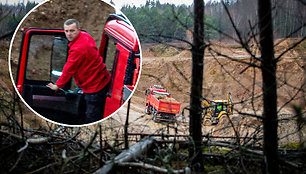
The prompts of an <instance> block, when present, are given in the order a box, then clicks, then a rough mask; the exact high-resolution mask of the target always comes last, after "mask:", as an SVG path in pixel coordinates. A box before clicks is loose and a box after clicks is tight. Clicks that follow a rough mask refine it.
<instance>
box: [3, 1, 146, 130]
mask: <svg viewBox="0 0 306 174" xmlns="http://www.w3.org/2000/svg"><path fill="white" fill-rule="evenodd" d="M48 1H50V0H45V1H43V2H41V3H39V4H38V5H36V6H35V7H34V8H32V9H31V10H30V11H29V12H28V13H27V14H26V15H25V16H24V17H23V18H22V20H21V21H20V22H19V24H18V26H17V27H16V29H15V32H14V34H13V37H12V40H11V43H10V48H9V57H8V65H9V73H10V78H11V81H12V84H13V86H14V89H15V92H16V93H17V95H18V96H19V98H20V99H21V101H22V102H23V103H24V104H25V105H26V106H27V108H29V109H30V110H31V111H32V112H33V113H34V114H36V115H37V116H39V117H40V118H42V119H44V120H46V121H49V122H51V123H53V124H56V125H61V126H66V127H83V126H91V125H94V124H97V123H101V122H102V121H105V120H106V119H108V118H111V117H112V116H114V115H115V114H116V113H117V112H119V110H120V109H121V108H122V107H124V106H125V105H126V104H127V103H128V102H129V100H130V99H131V97H132V96H133V94H134V92H135V90H136V88H137V86H138V83H139V80H140V77H141V71H142V51H141V50H142V49H141V45H140V40H139V38H138V34H137V32H136V30H135V28H134V26H133V24H132V23H131V22H130V20H129V19H128V18H127V17H126V16H125V15H124V14H123V13H122V12H121V11H120V10H119V9H117V8H116V7H115V6H114V5H112V4H110V3H108V2H105V1H103V0H100V1H101V2H104V3H106V4H108V5H110V6H111V7H113V8H114V10H115V13H116V14H118V13H120V14H122V15H123V16H124V17H125V18H126V19H127V20H128V22H129V23H130V24H131V26H132V28H133V29H134V31H135V33H136V36H137V41H138V46H139V52H140V58H139V59H140V70H139V75H138V79H137V82H136V85H135V87H134V89H133V91H132V93H131V94H130V96H129V97H128V99H127V100H126V101H125V102H124V103H123V104H122V105H121V106H120V107H119V108H118V109H117V110H116V111H115V112H113V113H112V114H110V115H109V116H107V117H106V118H103V119H101V120H98V121H95V122H92V123H87V124H82V125H70V124H64V123H58V122H55V121H53V120H50V119H48V118H46V117H44V116H42V115H41V114H39V113H38V112H36V111H35V110H34V109H33V108H31V107H30V106H29V105H28V103H27V102H26V101H25V100H24V99H23V97H22V96H21V94H20V93H19V92H18V90H17V87H16V84H15V81H14V78H13V74H12V67H11V52H12V46H13V42H14V40H15V36H16V33H17V31H18V30H19V28H20V26H21V24H22V23H23V21H24V20H25V19H26V18H27V17H28V15H29V14H30V13H32V12H33V11H34V10H35V9H36V8H38V7H39V6H41V5H43V4H44V3H46V2H48Z"/></svg>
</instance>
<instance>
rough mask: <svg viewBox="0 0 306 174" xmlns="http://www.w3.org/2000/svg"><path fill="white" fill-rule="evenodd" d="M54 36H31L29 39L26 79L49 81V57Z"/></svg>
mask: <svg viewBox="0 0 306 174" xmlns="http://www.w3.org/2000/svg"><path fill="white" fill-rule="evenodd" d="M53 38H54V36H48V35H33V36H32V37H31V41H30V45H29V51H28V61H27V70H26V79H28V80H44V81H50V57H51V54H52V53H51V52H52V51H51V50H52V43H53V42H52V41H53Z"/></svg>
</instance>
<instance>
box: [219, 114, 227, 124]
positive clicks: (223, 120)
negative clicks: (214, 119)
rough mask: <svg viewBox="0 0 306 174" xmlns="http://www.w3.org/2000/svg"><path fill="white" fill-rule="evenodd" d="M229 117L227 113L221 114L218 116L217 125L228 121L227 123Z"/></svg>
mask: <svg viewBox="0 0 306 174" xmlns="http://www.w3.org/2000/svg"><path fill="white" fill-rule="evenodd" d="M228 119H229V118H228V117H227V115H225V114H223V115H221V117H220V118H219V122H218V124H219V125H224V126H225V125H227V124H228V123H229V120H228Z"/></svg>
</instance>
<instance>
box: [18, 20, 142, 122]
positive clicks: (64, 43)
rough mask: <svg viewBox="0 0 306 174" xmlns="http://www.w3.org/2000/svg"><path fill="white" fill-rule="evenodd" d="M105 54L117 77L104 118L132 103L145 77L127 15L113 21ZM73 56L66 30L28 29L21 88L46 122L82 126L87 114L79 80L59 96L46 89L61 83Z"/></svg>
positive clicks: (108, 28) (21, 63)
mask: <svg viewBox="0 0 306 174" xmlns="http://www.w3.org/2000/svg"><path fill="white" fill-rule="evenodd" d="M99 51H100V55H101V56H102V57H103V61H104V63H105V64H106V67H107V69H108V71H109V72H110V74H111V82H110V88H109V91H108V94H107V95H108V97H107V99H106V104H105V111H104V115H103V116H102V115H101V119H102V118H106V117H108V116H109V115H111V114H112V113H113V112H115V111H116V110H117V109H118V108H119V107H120V106H121V105H122V104H123V103H124V102H125V101H126V100H127V99H128V98H129V96H130V95H131V93H132V91H133V90H134V88H135V85H136V83H137V80H138V77H139V75H140V74H139V73H140V65H141V59H140V49H139V41H138V39H137V34H136V32H135V30H134V29H133V27H132V26H131V25H130V24H129V23H128V22H127V21H126V19H125V18H124V17H123V16H120V15H115V14H111V15H110V16H109V18H108V19H107V22H106V25H105V26H104V31H103V33H102V39H101V43H100V47H99ZM67 56H68V40H67V39H66V36H65V33H64V30H63V29H43V28H28V29H26V30H25V31H24V32H23V37H22V42H21V47H20V55H19V63H18V70H17V77H16V87H17V90H18V92H19V93H20V94H21V95H22V97H23V99H24V100H25V102H26V103H27V104H28V105H29V106H30V107H31V108H32V109H34V110H35V111H36V112H37V113H39V114H40V115H42V116H43V117H45V118H46V119H48V120H52V121H54V122H57V123H63V124H69V125H80V124H83V122H82V120H83V118H84V114H85V105H84V99H83V97H84V96H83V92H82V89H80V88H78V87H77V86H76V85H75V84H74V80H70V82H69V83H67V85H66V86H65V87H64V88H63V89H62V90H60V91H59V92H54V91H52V90H51V89H49V88H48V87H46V84H48V83H49V82H53V83H55V82H56V80H57V79H58V78H59V77H60V75H61V71H62V69H63V67H64V65H65V63H66V60H67ZM101 107H104V106H101Z"/></svg>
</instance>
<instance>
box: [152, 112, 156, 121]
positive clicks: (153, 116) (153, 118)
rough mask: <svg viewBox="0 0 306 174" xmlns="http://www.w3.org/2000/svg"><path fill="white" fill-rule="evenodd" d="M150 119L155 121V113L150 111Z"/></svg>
mask: <svg viewBox="0 0 306 174" xmlns="http://www.w3.org/2000/svg"><path fill="white" fill-rule="evenodd" d="M151 119H152V120H153V121H156V115H155V114H154V113H153V112H152V113H151Z"/></svg>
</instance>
